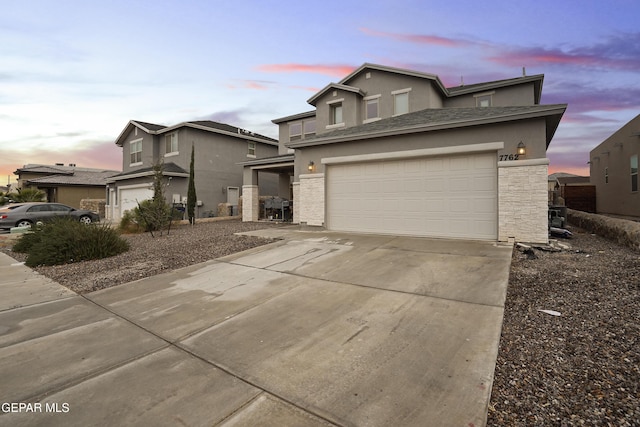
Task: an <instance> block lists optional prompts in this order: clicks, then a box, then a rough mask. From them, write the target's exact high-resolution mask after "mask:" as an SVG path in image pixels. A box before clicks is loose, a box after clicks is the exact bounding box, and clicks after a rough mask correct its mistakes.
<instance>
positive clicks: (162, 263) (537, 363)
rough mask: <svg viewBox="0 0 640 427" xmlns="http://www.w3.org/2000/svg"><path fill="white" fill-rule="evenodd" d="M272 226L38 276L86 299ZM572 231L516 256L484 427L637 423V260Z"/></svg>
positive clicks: (204, 226) (182, 234)
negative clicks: (551, 246)
mask: <svg viewBox="0 0 640 427" xmlns="http://www.w3.org/2000/svg"><path fill="white" fill-rule="evenodd" d="M278 226H280V225H278V224H274V223H242V222H240V221H239V220H229V221H216V222H202V223H198V224H196V225H195V226H194V227H190V226H188V225H183V226H178V227H175V228H173V229H172V230H171V234H170V235H168V236H167V235H163V236H159V237H158V236H157V237H156V238H152V237H151V236H150V235H149V234H136V235H125V236H124V237H125V238H126V239H127V240H128V241H129V243H130V245H131V250H130V251H129V252H127V253H124V254H121V255H118V256H115V257H112V258H108V259H103V260H97V261H86V262H82V263H76V264H69V265H64V266H56V267H39V268H37V269H36V270H37V271H38V272H40V273H41V274H43V275H45V276H47V277H50V278H52V279H53V280H56V281H57V282H59V283H61V284H63V285H65V286H67V287H69V288H70V289H72V290H74V291H76V292H79V293H85V292H91V291H94V290H98V289H103V288H106V287H109V286H115V285H119V284H122V283H126V282H129V281H132V280H137V279H141V278H143V277H148V276H153V275H155V274H158V273H161V272H164V271H167V270H171V269H176V268H181V267H185V266H188V265H191V264H195V263H199V262H203V261H206V260H210V259H213V258H217V257H221V256H225V255H228V254H231V253H234V252H238V251H242V250H246V249H249V248H252V247H255V246H259V245H263V244H266V243H269V242H270V240H268V239H260V238H256V237H247V236H236V235H234V233H237V232H242V231H249V230H255V229H260V228H267V227H278ZM572 231H573V232H574V236H573V238H571V239H569V240H561V241H560V243H562V244H564V245H566V248H565V249H564V250H561V251H558V252H548V251H545V250H541V249H535V248H534V249H527V250H523V249H515V250H514V251H513V260H512V266H511V275H510V279H509V288H508V291H507V300H506V304H505V317H504V324H503V329H502V337H501V341H500V349H499V354H498V360H497V364H496V371H495V378H494V384H493V390H492V395H491V401H490V405H489V415H488V422H487V424H488V425H489V426H521V425H527V426H549V425H553V426H581V425H585V426H594V425H596V426H616V427H618V426H638V425H640V349H639V347H638V346H639V345H640V342H639V337H640V253H638V252H635V251H633V250H632V249H629V248H627V247H624V246H621V245H619V244H617V243H613V242H611V241H609V240H606V239H604V238H601V237H599V236H595V235H592V234H590V233H588V232H585V231H583V230H579V229H575V228H574V229H572ZM0 246H1V245H0ZM0 249H1V250H3V251H5V252H6V253H8V254H9V255H11V256H14V257H16V258H17V259H18V260H23V259H24V258H23V256H22V255H20V254H15V253H12V252H11V251H10V249H9V247H4V248H0ZM540 310H547V312H543V311H540Z"/></svg>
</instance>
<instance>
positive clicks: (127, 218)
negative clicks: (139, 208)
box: [118, 211, 142, 233]
mask: <svg viewBox="0 0 640 427" xmlns="http://www.w3.org/2000/svg"><path fill="white" fill-rule="evenodd" d="M118 229H119V230H120V232H122V233H140V232H142V228H141V227H140V225H139V224H138V223H137V222H136V218H135V215H134V214H133V211H125V212H124V214H123V215H122V218H120V224H119V225H118Z"/></svg>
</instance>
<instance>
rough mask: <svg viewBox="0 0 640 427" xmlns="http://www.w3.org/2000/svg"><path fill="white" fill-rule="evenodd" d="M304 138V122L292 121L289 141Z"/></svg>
mask: <svg viewBox="0 0 640 427" xmlns="http://www.w3.org/2000/svg"><path fill="white" fill-rule="evenodd" d="M299 139H302V122H298V123H291V124H290V125H289V141H297V140H299Z"/></svg>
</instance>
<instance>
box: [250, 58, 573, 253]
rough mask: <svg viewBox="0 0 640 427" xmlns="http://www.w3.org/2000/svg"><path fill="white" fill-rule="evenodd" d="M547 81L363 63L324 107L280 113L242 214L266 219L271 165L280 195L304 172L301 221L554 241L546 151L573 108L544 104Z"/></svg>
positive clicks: (253, 167) (253, 169)
mask: <svg viewBox="0 0 640 427" xmlns="http://www.w3.org/2000/svg"><path fill="white" fill-rule="evenodd" d="M543 79H544V76H543V75H534V76H524V75H523V77H518V78H514V79H508V80H500V81H493V82H486V83H481V84H473V85H462V86H457V87H451V88H447V87H445V86H444V85H443V84H442V82H441V81H440V79H439V78H438V76H435V75H431V74H426V73H422V72H417V71H412V70H404V69H397V68H392V67H387V66H381V65H374V64H364V65H362V66H361V67H359V68H358V69H356V70H355V71H354V72H352V73H351V74H349V75H348V76H346V77H345V78H343V79H342V80H340V81H339V82H338V83H331V84H329V85H327V86H326V87H325V88H323V89H322V90H320V91H319V92H318V93H316V94H315V95H313V96H312V97H311V98H310V99H309V100H308V102H309V104H311V105H312V106H313V107H314V108H315V109H314V110H312V111H308V112H304V113H300V114H296V115H292V116H287V117H283V118H280V119H276V120H274V123H276V124H277V125H278V126H279V156H278V157H277V158H274V159H265V160H263V161H261V162H258V161H255V162H252V161H250V162H245V163H244V165H243V166H244V169H245V173H244V186H243V192H244V209H243V220H245V221H254V220H256V219H257V218H258V212H257V206H258V195H259V194H262V193H263V192H262V189H261V188H260V186H259V184H258V182H257V179H258V176H259V175H260V173H261V172H265V171H271V172H277V173H279V174H280V176H281V179H280V183H281V185H280V191H281V194H282V193H283V192H284V188H285V185H284V183H285V182H286V177H287V176H288V175H287V174H289V175H291V176H292V177H293V178H292V179H293V182H292V183H291V184H292V185H291V187H292V190H291V191H290V194H291V195H292V198H293V206H294V222H298V223H302V224H308V225H317V226H325V227H326V228H327V229H330V230H338V231H349V232H365V233H379V234H380V233H381V234H398V235H415V236H430V237H444V238H464V239H481V240H500V241H507V240H509V239H515V240H519V241H529V242H543V243H544V242H547V241H548V224H547V222H548V218H547V217H548V215H547V210H548V207H547V170H548V164H549V160H548V159H547V157H546V150H547V147H548V146H549V143H550V142H551V139H552V137H553V135H554V133H555V131H556V129H557V127H558V125H559V123H560V120H561V118H562V115H563V114H564V111H565V110H566V105H565V104H561V105H540V98H541V94H542V83H543ZM290 165H292V166H290ZM287 168H289V169H287Z"/></svg>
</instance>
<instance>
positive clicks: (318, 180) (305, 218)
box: [294, 173, 324, 226]
mask: <svg viewBox="0 0 640 427" xmlns="http://www.w3.org/2000/svg"><path fill="white" fill-rule="evenodd" d="M299 193H300V197H299V202H298V203H297V205H298V206H297V207H298V210H299V212H300V213H299V216H298V219H299V222H300V223H306V224H307V225H319V226H323V225H324V174H323V173H313V174H305V175H300V190H299ZM294 200H295V195H294ZM294 203H295V202H294Z"/></svg>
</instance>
